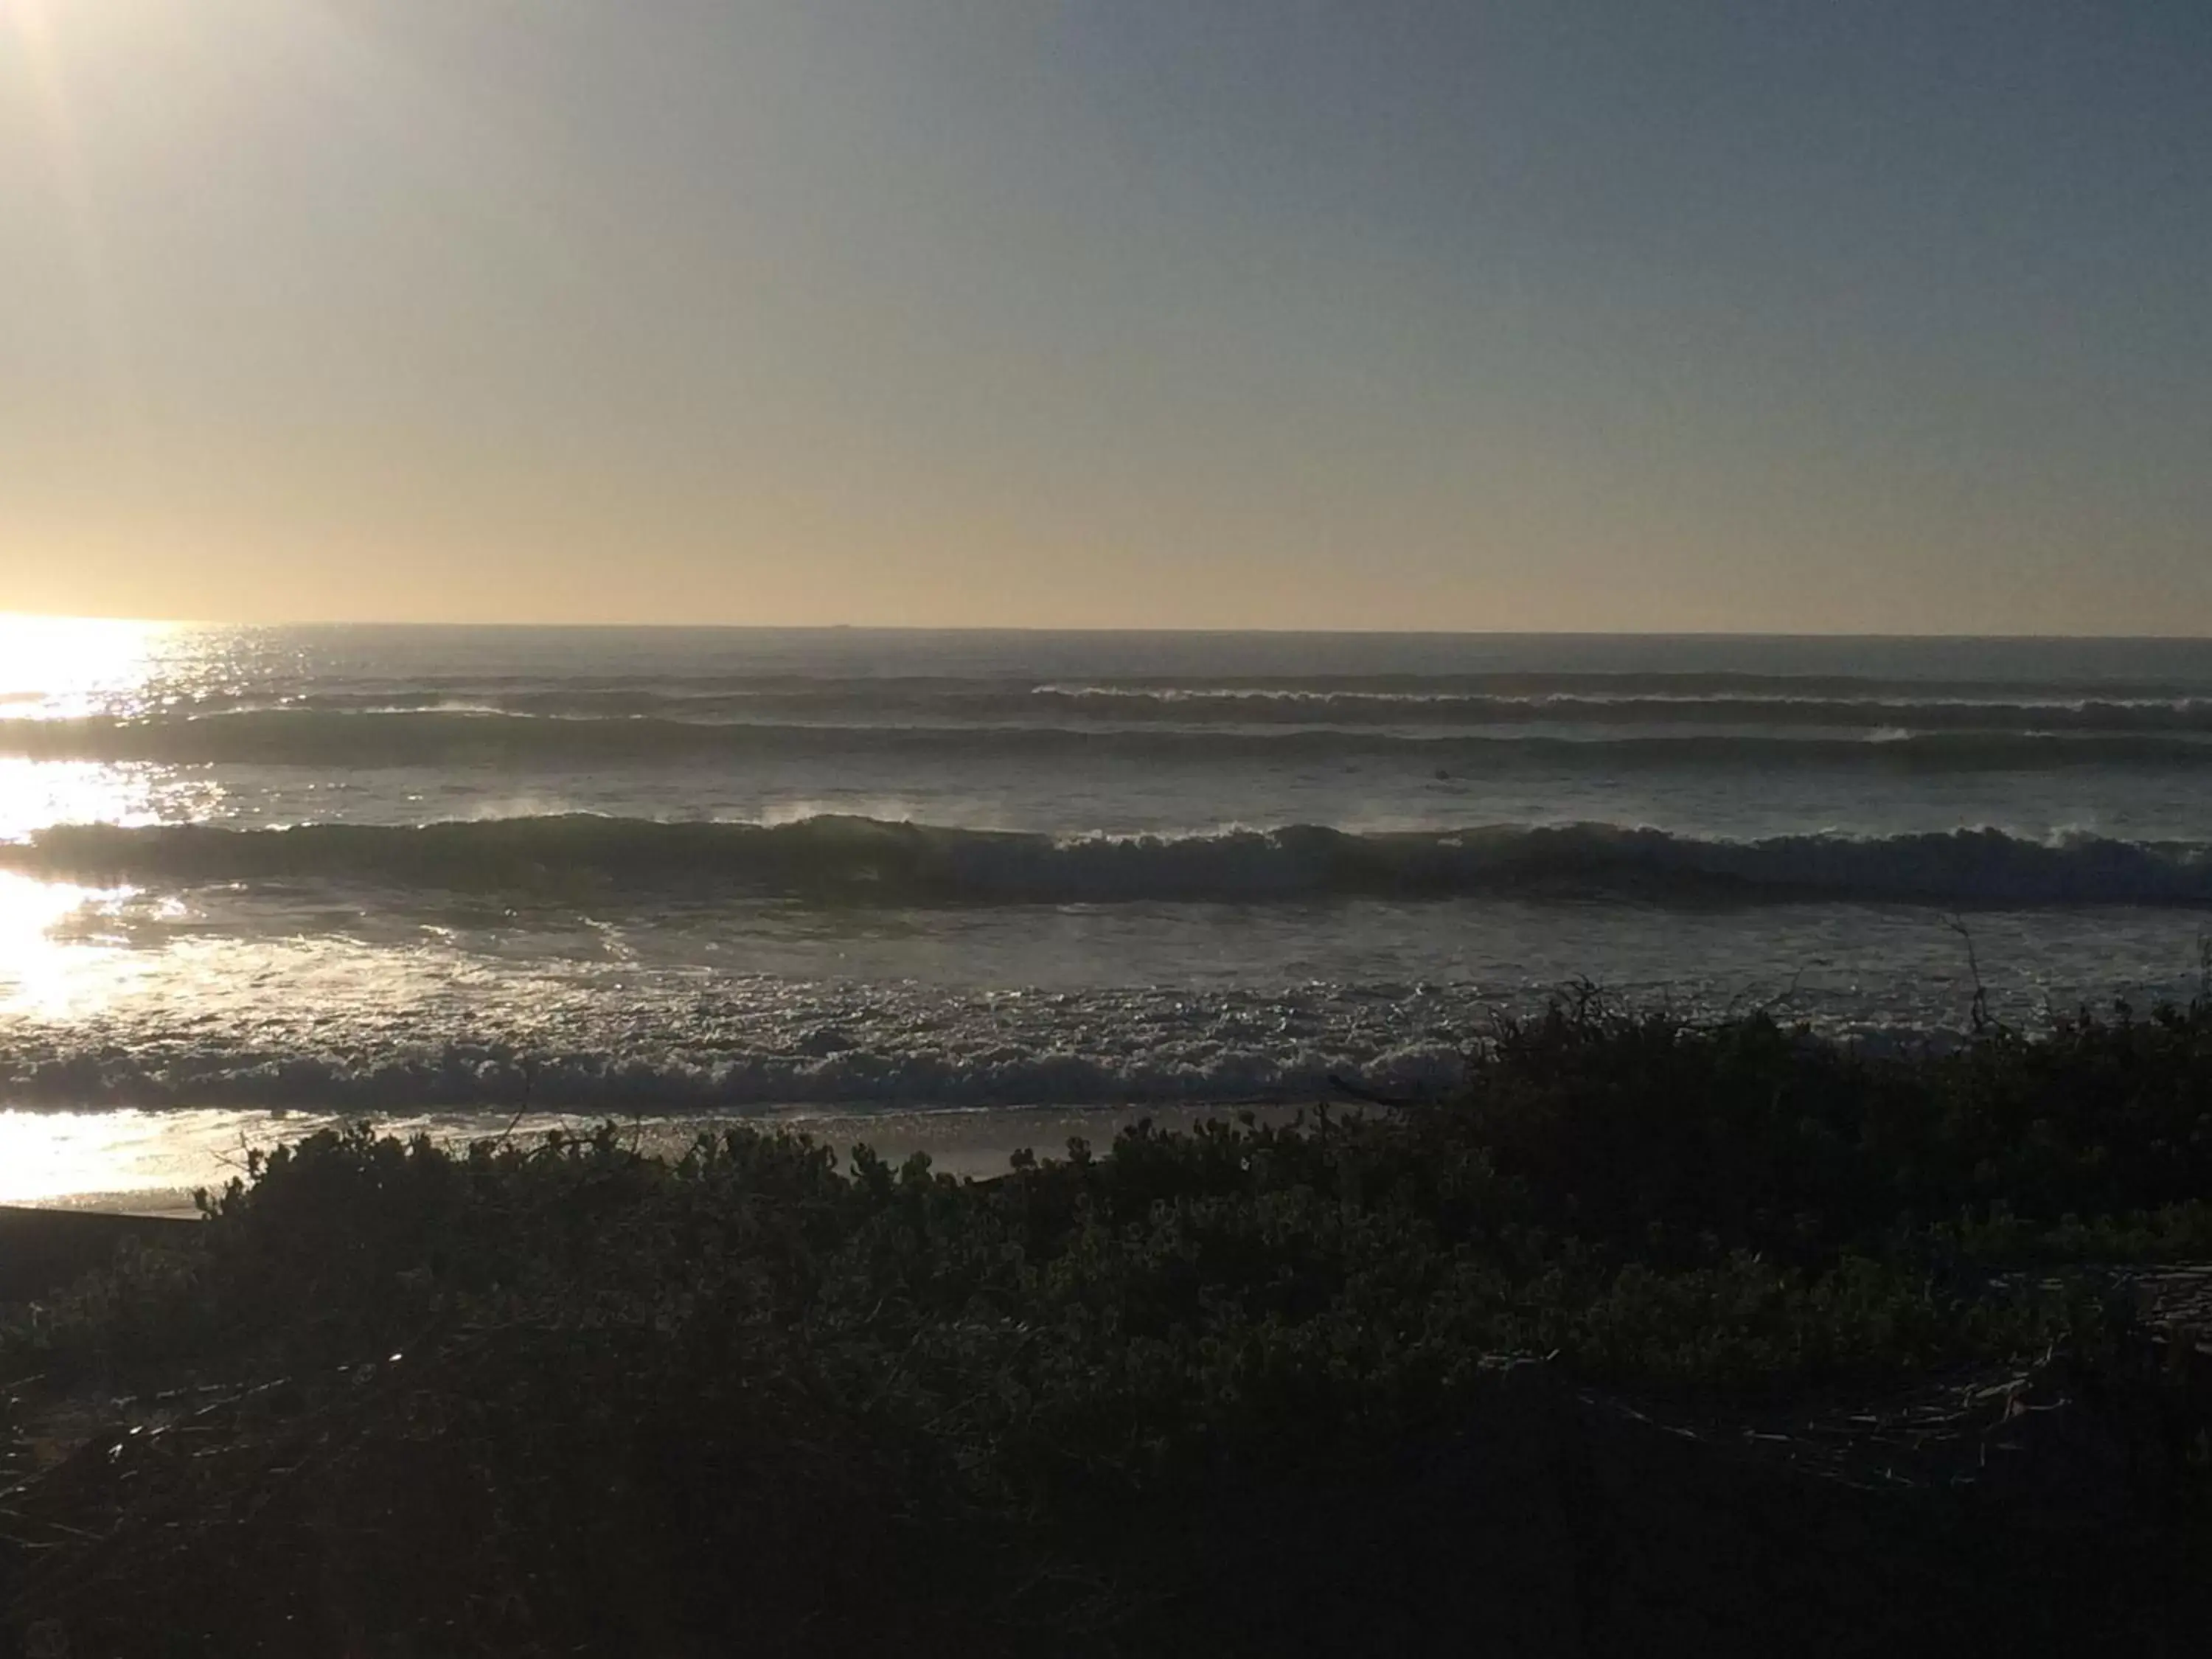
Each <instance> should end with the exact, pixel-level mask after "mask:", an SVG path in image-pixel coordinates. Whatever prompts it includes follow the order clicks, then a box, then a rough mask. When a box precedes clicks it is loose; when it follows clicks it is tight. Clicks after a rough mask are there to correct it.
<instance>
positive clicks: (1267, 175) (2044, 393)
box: [0, 0, 2212, 635]
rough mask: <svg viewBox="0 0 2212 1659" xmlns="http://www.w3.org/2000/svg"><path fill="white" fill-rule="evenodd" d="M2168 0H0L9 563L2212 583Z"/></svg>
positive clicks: (1573, 613)
mask: <svg viewBox="0 0 2212 1659" xmlns="http://www.w3.org/2000/svg"><path fill="white" fill-rule="evenodd" d="M2208 88H2212V6H2207V5H2205V4H2203V3H2202V0H2172V3H2155V0H2081V3H2073V4H2059V3H2049V0H2003V3H1998V0H1990V3H1966V0H1899V3H1892V0H1852V3H1848V4H1841V3H1835V0H1818V3H1815V0H1744V3H1731V4H1717V3H1701V0H1678V3H1669V4H1665V5H1653V4H1651V3H1649V0H1607V3H1574V0H1528V3H1489V0H1436V3H1396V0H1267V3H1259V0H1204V3H1194V0H1026V3H1018V0H873V3H861V0H0V611H8V610H14V611H31V612H58V613H74V614H97V615H124V616H153V617H188V618H204V619H210V620H240V621H278V620H309V619H314V620H320V619H339V620H353V619H360V620H368V619H382V620H401V621H417V620H419V621H500V620H513V621H530V622H568V621H587V622H599V621H606V622H614V621H621V622H641V623H650V622H686V623H708V622H726V623H860V624H885V623H908V624H915V625H923V626H940V625H989V626H997V625H1008V626H1036V627H1207V628H1239V627H1252V628H1325V627H1342V628H1361V629H1368V628H1376V629H1389V628H1419V629H1471V630H1488V629H1556V630H1569V631H1602V630H1613V629H1624V630H1649V629H1656V630H1683V631H1705V630H1713V631H1737V630H1742V631H1762V632H1801V631H1802V632H1904V633H2122V634H2127V633H2143V634H2153V633H2155V634H2167V635H2174V634H2212V279H2208V276H2207V272H2208V271H2212V92H2208Z"/></svg>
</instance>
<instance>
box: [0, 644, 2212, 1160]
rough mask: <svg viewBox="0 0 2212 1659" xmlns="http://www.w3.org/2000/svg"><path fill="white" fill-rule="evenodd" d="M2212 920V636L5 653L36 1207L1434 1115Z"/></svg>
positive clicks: (11, 952)
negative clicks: (1570, 1060)
mask: <svg viewBox="0 0 2212 1659" xmlns="http://www.w3.org/2000/svg"><path fill="white" fill-rule="evenodd" d="M2208 917H2212V641H2068V640H2034V641H2031V640H1942V639H1830V638H1820V639H1756V638H1741V637H1713V638H1669V637H1657V636H1608V637H1589V638H1577V637H1538V636H1528V635H1496V636H1478V635H1285V634H1267V635H1259V634H1244V635H1233V634H1213V635H1207V634H1073V633H1070V634H1046V633H1036V634H1025V633H935V632H878V631H867V630H858V629H823V630H740V629H696V630H690V629H612V628H610V629H520V628H514V629H473V628H448V629H427V628H424V629H413V628H336V627H331V628H286V629H253V628H194V627H182V626H177V627H170V626H140V625H136V624H126V623H42V622H36V621H32V620H28V619H22V620H16V621H12V622H11V621H6V620H0V1170H4V1171H6V1173H0V1200H5V1199H10V1198H16V1199H20V1198H26V1197H49V1198H52V1197H61V1196H64V1195H68V1196H82V1195H83V1194H90V1193H100V1194H110V1195H112V1194H117V1193H150V1192H153V1191H155V1189H157V1188H159V1189H161V1190H164V1191H167V1190H172V1189H174V1188H179V1187H180V1186H182V1185H185V1184H189V1182H192V1181H197V1180H200V1179H204V1178H207V1177H208V1175H209V1172H210V1170H213V1171H216V1173H218V1174H219V1173H220V1170H221V1169H222V1167H224V1163H225V1159H226V1158H231V1157H234V1154H235V1152H237V1150H238V1149H239V1148H241V1147H243V1146H247V1145H252V1144H265V1142H266V1141H267V1140H268V1139H271V1138H275V1137H278V1136H281V1135H283V1134H284V1133H295V1132H297V1130H298V1129H299V1128H300V1127H302V1126H311V1125H313V1124H314V1123H317V1122H320V1121H331V1120H332V1119H335V1118H341V1117H351V1116H357V1115H380V1116H388V1117H389V1118H390V1121H394V1122H398V1123H430V1124H434V1125H436V1126H439V1127H443V1128H445V1129H447V1130H448V1131H450V1132H453V1133H462V1132H469V1131H474V1130H484V1129H492V1130H495V1129H498V1128H501V1127H506V1126H507V1125H508V1124H510V1123H513V1122H516V1121H526V1122H529V1123H532V1124H537V1123H540V1122H544V1121H556V1120H558V1119H559V1118H561V1117H562V1116H574V1117H585V1118H590V1117H594V1116H598V1115H616V1116H621V1117H625V1118H628V1117H632V1116H635V1117H638V1118H640V1119H641V1120H650V1121H655V1122H671V1123H675V1122H681V1123H689V1122H693V1121H696V1120H698V1119H700V1118H702V1117H712V1116H714V1115H723V1114H760V1113H781V1114H787V1115H796V1116H798V1117H799V1118H800V1119H801V1120H805V1121H834V1122H835V1123H836V1125H837V1126H838V1127H839V1128H840V1130H841V1131H842V1130H844V1129H848V1128H850V1127H852V1126H853V1125H854V1124H855V1123H856V1122H857V1123H859V1124H860V1125H861V1126H863V1127H865V1126H866V1124H867V1123H869V1122H871V1121H877V1120H879V1119H880V1120H881V1121H885V1122H890V1121H898V1122H902V1123H906V1124H908V1125H911V1124H912V1123H914V1122H915V1121H919V1120H921V1119H928V1118H934V1119H942V1121H959V1122H963V1123H966V1124H968V1125H969V1126H970V1128H971V1130H973V1131H974V1132H975V1133H981V1134H982V1135H983V1137H984V1139H990V1136H991V1134H992V1133H998V1132H996V1131H993V1130H991V1129H990V1128H989V1127H987V1126H989V1125H991V1124H993V1123H998V1122H1001V1121H1003V1122H1013V1121H1016V1119H1015V1118H1014V1117H1013V1116H1009V1115H1017V1114H1022V1113H1027V1114H1029V1115H1030V1116H1029V1117H1028V1118H1024V1119H1021V1120H1019V1121H1022V1122H1023V1123H1024V1125H1025V1126H1027V1125H1029V1124H1030V1123H1038V1122H1041V1123H1046V1124H1048V1126H1058V1125H1060V1124H1061V1123H1063V1122H1081V1121H1087V1120H1086V1119H1085V1116H1084V1115H1085V1113H1088V1112H1091V1111H1094V1110H1096V1109H1105V1108H1114V1109H1120V1110H1121V1112H1122V1113H1123V1114H1124V1115H1126V1114H1127V1112H1128V1111H1132V1110H1152V1111H1174V1110H1187V1109H1193V1108H1198V1107H1213V1106H1227V1105H1232V1104H1237V1105H1242V1104H1256V1105H1284V1104H1295V1103H1302V1102H1308V1101H1311V1100H1315V1099H1318V1098H1321V1097H1325V1096H1327V1095H1329V1094H1331V1093H1332V1092H1335V1091H1337V1083H1338V1081H1339V1080H1340V1081H1341V1082H1343V1083H1348V1084H1350V1085H1352V1087H1353V1088H1355V1089H1358V1090H1361V1091H1370V1092H1374V1093H1380V1094H1386V1095H1393V1096H1396V1095H1411V1094H1419V1093H1423V1092H1429V1091H1437V1090H1441V1089H1445V1088H1448V1087H1449V1085H1450V1084H1451V1082H1452V1080H1453V1079H1454V1078H1455V1076H1456V1075H1457V1074H1458V1071H1459V1067H1460V1066H1461V1063H1462V1054H1463V1053H1464V1052H1465V1049H1466V1048H1467V1046H1468V1043H1469V1042H1471V1041H1472V1040H1473V1039H1474V1038H1475V1037H1477V1036H1480V1034H1481V1033H1482V1032H1483V1031H1484V1030H1487V1029H1489V1027H1490V1025H1491V1024H1492V1022H1493V1021H1494V1020H1496V1019H1497V1018H1499V1017H1500V1016H1502V1015H1506V1014H1510V1013H1513V1012H1523V1011H1527V1010H1529V1009H1532V1008H1536V1007H1540V1006H1542V1004H1543V1002H1544V1001H1545V1000H1546V999H1547V997H1549V996H1552V995H1554V994H1558V993H1559V991H1560V990H1561V989H1562V987H1570V986H1571V985H1573V984H1575V983H1577V981H1590V982H1594V983H1595V984H1596V985H1598V986H1601V987H1604V988H1605V989H1606V990H1607V991H1608V992H1609V993H1611V994H1614V995H1615V996H1617V997H1618V998H1619V999H1620V1000H1622V1001H1623V1002H1624V1003H1626V1004H1628V1005H1631V1006H1658V1005H1664V1006H1670V1007H1673V1008H1674V1009H1677V1010H1679V1011H1681V1012H1685V1013H1686V1014H1690V1015H1693V1016H1710V1015H1718V1014H1722V1013H1725V1012H1731V1011H1741V1010H1745V1009H1747V1008H1753V1007H1759V1006H1766V1007H1772V1008H1775V1009H1777V1010H1778V1011H1779V1012H1782V1013H1783V1014H1784V1016H1786V1017H1788V1018H1802V1019H1805V1020H1808V1021H1810V1022H1811V1023H1813V1024H1815V1025H1817V1026H1819V1027H1820V1028H1822V1029H1824V1030H1831V1031H1836V1032H1841V1033H1845V1034H1851V1035H1857V1036H1863V1037H1864V1038H1866V1039H1867V1040H1869V1041H1875V1042H1898V1041H1906V1042H1911V1041H1917V1040H1920V1039H1921V1038H1922V1037H1923V1036H1929V1035H1933V1034H1941V1033H1943V1032H1946V1031H1953V1030H1957V1029H1959V1028H1960V1026H1961V1025H1962V1024H1964V1023H1965V1022H1966V1020H1967V1018H1968V1017H1969V1012H1970V1009H1971V1007H1972V1000H1973V995H1974V990H1975V986H1976V983H1977V975H1978V979H1979V982H1980V983H1981V985H1982V987H1983V988H1984V991H1985V994H1986V995H1987V998H1988V1000H1989V1004H1990V1007H1991V1009H1992V1010H1993V1011H1994V1012H1996V1013H1997V1014H1998V1015H1999V1016H2001V1017H2003V1018H2012V1019H2016V1020H2020V1021H2023V1022H2027V1023H2033V1022H2036V1021H2039V1020H2041V1019H2043V1018H2046V1017H2047V1016H2048V1015H2049V1013H2050V1012H2052V1011H2058V1012H2063V1011H2066V1010H2069V1009H2071V1008H2073V1007H2075V1006H2078V1005H2080V1004H2082V1003H2084V1002H2092V1003H2104V1002H2108V1001H2109V1000H2112V999H2113V998H2115V997H2125V998H2130V999H2132V1000H2136V1002H2138V1003H2147V1002H2148V1001H2149V1000H2154V999H2156V998H2158V997H2161V996H2167V997H2174V996H2178V997H2184V998H2185V997H2187V996H2189V995H2191V994H2193V993H2194V992H2195V991H2196V990H2197V988H2198V986H2199V982H2200V974H2201V972H2202V969H2201V965H2200V957H2201V947H2200V940H2201V939H2202V937H2203V933H2204V932H2205V930H2206V927H2207V922H2208ZM1040 1115H1043V1116H1040ZM977 1125H983V1126H986V1127H984V1128H983V1129H981V1130H976V1129H975V1126H977ZM908 1138H909V1139H913V1138H915V1135H914V1133H909V1136H908ZM894 1139H896V1137H894ZM921 1139H922V1140H924V1141H926V1140H927V1136H926V1135H924V1136H922V1137H921ZM970 1139H974V1133H971V1135H970Z"/></svg>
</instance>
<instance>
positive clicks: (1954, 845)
mask: <svg viewBox="0 0 2212 1659" xmlns="http://www.w3.org/2000/svg"><path fill="white" fill-rule="evenodd" d="M0 867H12V868H15V869H17V870H21V871H24V872H29V873H33V874H38V875H42V876H52V877H70V878H76V879H88V880H95V881H115V882H148V881H157V882H187V883H191V882H210V881H236V882H252V881H257V880H270V879H286V878H319V879H330V880H342V881H362V882H374V883H385V884H401V885H411V886H424V887H435V888H442V889H448V890H466V891H475V890H492V891H496V890H537V891H551V892H555V893H570V892H592V891H602V892H604V891H607V890H617V891H619V890H639V891H641V892H649V893H653V894H662V895H665V894H668V893H671V892H683V893H693V892H696V893H703V894H714V893H738V894H757V895H767V896H786V897H793V898H799V899H806V900H813V901H817V902H843V903H885V904H991V903H1115V902H1139V901H1158V902H1216V901H1218V902H1270V901H1297V900H1314V899H1327V898H1334V897H1358V896H1365V897H1388V898H1401V899H1436V898H1449V897H1454V896H1474V895H1484V894H1507V895H1527V896H1580V895H1589V896H1620V897H1629V898H1637V899H1644V900H1650V901H1656V902H1667V901H1680V902H1696V901H1706V900H1721V901H1735V902H1781V901H1788V900H1792V899H1815V898H1818V899H1857V900H1867V901H1897V902H1914V903H1934V904H1945V905H1950V904H2099V903H2131V904H2149V905H2181V906H2195V905H2212V847H2208V846H2206V845H2203V844H2198V843H2186V844H2184V843H2171V842H2168V843H2144V842H2125V841H2117V840H2107V839H2103V838H2100V837H2095V836H2075V837H2071V838H2067V839H2063V840H2059V841H2055V842H2042V841H2036V840H2031V839H2027V838H2023V837H2020V836H2011V835H2008V834H2006V833H2004V832H2003V831H2001V830H1997V829H1958V830H1954V831H1950V832H1948V833H1928V834H1917V835H1900V836H1879V837H1865V838H1859V837H1851V836H1832V835H1809V836H1777V837H1773V838H1771V839H1767V840H1763V841H1751V842H1736V841H1722V840H1707V839H1701V838H1699V837H1695V836H1676V835H1671V834H1668V833H1667V832H1665V831H1662V830H1658V829H1633V828H1624V827H1620V826H1616V825H1610V824H1596V823H1583V824H1572V825H1565V826H1559V827H1553V828H1533V829H1531V828H1518V827H1510V826H1496V827H1488V828H1482V829H1467V830H1462V831H1457V832H1404V833H1394V834H1358V833H1355V832H1352V831H1349V830H1343V829H1328V828H1324V827H1322V826H1318V825H1311V824H1305V825H1294V826H1291V827H1289V828H1285V829H1267V830H1256V829H1231V830H1224V831H1221V832H1218V833H1215V834H1208V835H1193V836H1180V837H1163V836H1133V837H1107V836H1094V837H1085V838H1078V839H1065V838H1059V837H1054V836H1043V835H1034V834H1023V833H1017V832H1012V831H994V830H982V829H953V828H933V827H930V826H927V825H919V824H911V823H886V822H884V821H881V820H878V819H873V818H865V817H814V818H808V819H805V820H802V821H799V822H797V823H786V824H777V825H756V824H744V823H659V822H653V821H647V820H641V819H629V818H614V817H590V816H582V815H571V816H562V817H522V818H509V819H499V820H491V821H487V822H479V823H435V824H428V825H423V826H420V827H415V828H391V827H375V826H368V825H356V824H313V825H307V826H302V827H299V828H294V829H215V828H210V827H204V826H192V825H179V826H168V827H158V828H121V827H117V826H112V825H77V826H70V827H65V828H59V829H48V830H46V831H43V832H41V833H40V834H39V835H37V836H34V837H33V838H32V839H31V840H29V841H27V842H17V843H12V844H8V845H4V846H0Z"/></svg>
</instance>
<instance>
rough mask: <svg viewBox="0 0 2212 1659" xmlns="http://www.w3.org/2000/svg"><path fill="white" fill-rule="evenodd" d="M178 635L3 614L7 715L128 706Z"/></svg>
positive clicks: (0, 644) (0, 687)
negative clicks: (163, 647) (165, 643)
mask: <svg viewBox="0 0 2212 1659" xmlns="http://www.w3.org/2000/svg"><path fill="white" fill-rule="evenodd" d="M0 3H4V0H0ZM170 631H171V630H170V626H169V624H167V623H143V622H110V621H106V620H104V619H100V618H89V617H21V616H8V615H0V714H5V715H13V716H16V717H19V718H20V717H21V716H22V715H24V714H46V715H58V716H67V715H72V714H88V713H91V712H93V710H94V708H95V706H97V705H102V704H106V705H112V704H113V703H115V702H118V701H123V700H125V699H127V698H128V697H129V696H130V694H131V693H132V692H134V691H136V690H137V689H138V688H139V687H140V686H141V685H142V684H143V683H144V681H145V679H146V677H147V675H148V673H149V671H150V670H151V669H152V668H153V666H154V661H153V659H154V651H155V646H156V645H157V644H158V642H159V641H161V638H162V636H163V635H166V634H167V633H168V632H170Z"/></svg>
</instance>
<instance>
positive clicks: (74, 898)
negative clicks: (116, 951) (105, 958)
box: [0, 872, 121, 1016]
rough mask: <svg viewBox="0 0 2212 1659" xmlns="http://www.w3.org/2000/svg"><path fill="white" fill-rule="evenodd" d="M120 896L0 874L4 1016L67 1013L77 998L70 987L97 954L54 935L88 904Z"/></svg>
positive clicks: (0, 993)
mask: <svg viewBox="0 0 2212 1659" xmlns="http://www.w3.org/2000/svg"><path fill="white" fill-rule="evenodd" d="M118 896H121V895H120V894H119V893H118V892H110V891H103V890H100V889H96V888H90V887H79V886H77V885H76V884H74V883H70V882H44V881H35V880H33V879H32V878H29V877H27V876H20V875H15V874H12V873H9V872H0V1013H23V1014H40V1015H47V1016H52V1015H55V1014H59V1013H63V1012H67V1010H68V1009H69V1007H70V1004H71V1003H72V1002H73V1001H75V1000H76V998H75V996H74V994H73V992H72V987H73V986H74V985H76V984H79V983H80V982H81V980H82V974H83V972H84V970H86V969H88V968H89V967H91V966H92V965H93V963H92V957H94V956H95V955H97V954H99V953H97V952H88V951H86V950H85V949H84V948H83V947H82V945H75V944H71V943H70V942H68V941H65V940H64V939H59V938H58V937H56V930H57V929H58V928H59V927H61V925H62V924H63V923H64V922H65V921H68V920H69V919H70V917H71V916H73V915H76V913H77V912H78V911H79V910H81V909H82V908H84V907H85V906H87V905H88V904H94V903H97V902H100V901H103V900H106V899H112V898H116V897H118Z"/></svg>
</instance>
